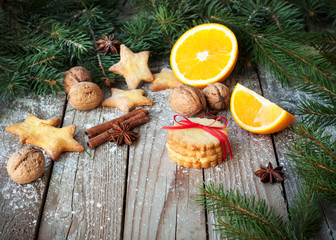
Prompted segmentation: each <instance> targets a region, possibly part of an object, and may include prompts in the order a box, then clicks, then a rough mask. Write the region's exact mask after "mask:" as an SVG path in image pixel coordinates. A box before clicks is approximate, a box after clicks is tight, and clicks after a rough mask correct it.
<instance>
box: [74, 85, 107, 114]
mask: <svg viewBox="0 0 336 240" xmlns="http://www.w3.org/2000/svg"><path fill="white" fill-rule="evenodd" d="M102 95H103V94H102V91H101V90H100V88H99V87H98V85H97V84H95V83H93V82H80V83H76V84H74V85H73V86H72V87H71V89H70V92H69V94H68V101H69V103H70V104H71V106H72V107H73V108H75V109H77V110H90V109H93V108H95V107H97V106H98V105H99V103H100V101H101V99H102Z"/></svg>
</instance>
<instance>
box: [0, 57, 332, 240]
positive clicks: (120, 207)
mask: <svg viewBox="0 0 336 240" xmlns="http://www.w3.org/2000/svg"><path fill="white" fill-rule="evenodd" d="M167 65H168V61H163V62H155V63H152V64H151V66H152V70H153V72H159V71H160V69H161V68H162V67H166V66H167ZM237 82H239V83H241V84H243V85H244V86H246V87H248V88H250V89H252V90H254V91H256V92H258V93H261V94H263V95H264V96H265V97H267V98H269V99H270V100H271V101H274V102H275V103H277V104H279V105H280V106H281V107H283V108H285V109H286V110H288V111H289V112H292V113H295V111H294V110H295V108H296V104H297V101H298V99H300V96H299V95H298V93H297V92H295V91H292V92H290V91H289V90H288V89H284V88H282V87H281V85H280V84H279V83H277V82H276V81H275V80H274V79H272V78H271V77H270V76H269V75H268V74H267V73H266V72H263V71H261V70H260V71H258V72H256V70H255V69H252V68H249V69H247V70H246V71H245V72H238V71H235V72H234V73H233V74H232V75H231V76H230V78H229V79H227V80H226V81H225V84H226V85H228V86H229V87H230V89H231V90H232V89H233V87H234V86H235V85H236V83H237ZM114 87H119V88H122V89H126V85H125V84H124V83H119V84H118V85H115V86H114ZM139 88H143V89H144V90H145V91H146V92H147V95H148V97H149V98H150V99H152V100H153V101H154V105H153V106H146V107H145V109H148V110H149V112H150V114H149V118H150V121H149V122H148V123H146V124H144V125H142V126H140V127H138V128H136V129H135V131H136V132H139V134H140V138H139V139H138V140H137V141H136V142H135V143H134V144H133V145H132V146H130V147H128V146H126V145H124V146H121V147H116V144H115V143H109V142H108V143H105V144H102V145H101V146H99V147H97V148H96V149H94V150H88V148H87V147H86V145H85V144H86V141H87V137H86V136H85V135H84V130H85V129H87V128H89V127H92V126H95V125H97V124H100V123H103V122H106V121H108V120H111V119H114V118H116V117H119V116H121V115H123V114H124V113H123V112H121V111H120V110H118V109H113V108H108V107H101V106H99V107H98V108H96V109H94V110H91V111H78V110H74V109H73V108H72V107H71V106H70V105H65V104H66V102H65V95H64V94H60V95H58V96H52V95H50V96H46V97H25V98H20V99H17V100H16V101H13V102H6V103H4V102H2V103H1V106H0V113H1V115H0V239H6V240H7V239H220V237H221V236H220V235H219V234H217V233H216V232H214V231H213V224H214V219H213V215H212V214H211V213H209V212H207V211H205V210H204V209H203V207H201V206H200V205H198V204H197V203H196V202H195V196H196V195H198V194H199V190H198V188H199V186H200V185H201V184H202V183H203V182H210V181H213V182H214V183H215V185H219V184H223V185H224V187H225V188H226V189H229V188H232V189H238V190H239V191H241V193H245V194H246V195H248V196H251V195H255V196H256V197H257V198H265V199H266V201H267V203H269V204H270V206H272V207H274V208H275V210H276V213H278V214H281V215H283V216H285V217H286V215H287V202H288V204H289V205H290V204H291V203H292V201H293V199H294V198H295V194H296V192H297V188H298V179H297V177H296V175H295V174H294V173H293V172H292V171H291V163H290V162H289V161H288V160H287V156H286V153H287V152H288V146H289V144H290V143H291V142H292V141H293V139H294V137H295V136H294V135H293V134H292V132H291V131H290V129H285V130H284V131H282V132H279V133H277V134H273V135H257V134H252V133H249V132H247V131H245V130H243V129H242V128H240V127H239V126H238V125H237V124H236V123H235V122H234V120H233V119H232V117H231V113H230V111H229V110H225V111H222V112H220V114H218V115H221V116H224V117H226V118H227V119H228V122H229V125H228V128H229V131H230V132H229V140H230V142H231V148H232V150H233V159H232V161H230V160H229V158H227V161H226V162H224V163H222V164H220V165H218V166H216V167H211V168H208V169H204V170H198V169H187V168H184V167H180V166H177V165H176V164H175V163H173V162H172V161H171V159H169V157H168V154H167V150H166V147H165V144H166V135H167V130H163V129H161V127H162V126H168V125H172V124H173V116H174V114H175V113H174V112H173V111H172V110H171V109H170V107H169V105H168V96H169V93H170V92H171V90H164V91H161V92H151V91H150V90H149V89H150V84H148V83H142V84H140V86H139ZM109 96H110V91H109V90H107V89H106V90H105V91H104V98H106V97H109ZM64 107H65V111H64V116H63V108H64ZM29 113H34V114H35V115H36V116H38V117H40V118H52V117H61V118H62V119H63V126H68V125H71V124H75V125H76V126H77V131H76V135H75V139H76V140H77V141H78V142H79V143H81V144H82V145H83V146H84V147H85V149H86V151H87V152H82V153H77V152H66V153H63V154H62V155H61V156H60V158H59V160H58V161H57V162H54V163H53V164H51V160H50V159H49V157H47V166H46V170H45V174H44V175H43V177H42V178H40V179H38V180H37V181H34V182H33V183H30V184H26V185H19V184H16V183H14V182H13V181H12V180H11V179H10V178H9V177H8V174H7V171H6V165H7V160H8V158H9V156H10V155H12V154H13V153H14V152H15V151H17V150H19V149H20V148H21V147H22V146H23V145H24V144H21V143H19V141H18V139H19V138H18V137H17V136H15V135H13V134H10V133H7V132H4V127H5V126H7V125H10V124H13V123H18V122H22V121H24V119H25V118H26V117H27V116H28V114H29ZM268 162H272V163H273V165H274V166H276V165H277V164H278V163H279V164H280V165H283V166H284V171H285V182H284V184H269V183H268V184H262V183H261V182H260V179H259V178H257V177H255V176H254V174H253V172H254V171H256V170H257V169H259V165H260V164H264V165H266V164H267V163H268ZM49 178H50V179H49ZM49 180H50V181H49ZM46 191H47V193H46ZM286 200H287V202H286ZM322 214H323V217H324V225H323V229H322V231H321V232H320V234H319V239H334V238H335V222H336V220H335V216H336V214H335V209H334V208H331V207H330V204H329V203H323V212H322Z"/></svg>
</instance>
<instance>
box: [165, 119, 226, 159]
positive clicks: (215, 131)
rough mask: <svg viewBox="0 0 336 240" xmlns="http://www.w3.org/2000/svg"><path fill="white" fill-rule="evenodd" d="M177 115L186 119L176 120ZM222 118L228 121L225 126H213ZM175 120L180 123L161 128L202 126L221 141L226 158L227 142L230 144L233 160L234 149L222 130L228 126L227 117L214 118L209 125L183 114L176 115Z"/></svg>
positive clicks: (176, 128)
mask: <svg viewBox="0 0 336 240" xmlns="http://www.w3.org/2000/svg"><path fill="white" fill-rule="evenodd" d="M177 117H182V118H184V120H181V121H177V120H176V118H177ZM220 119H223V120H225V122H226V123H225V125H224V126H223V127H215V126H212V125H213V124H214V123H215V122H217V121H218V120H220ZM174 121H175V122H176V123H178V124H180V125H179V126H169V127H167V126H165V127H162V128H161V129H171V130H178V129H187V128H201V129H203V130H204V131H206V132H208V133H210V134H211V135H212V136H214V137H216V138H217V139H218V140H219V141H220V143H221V145H222V148H223V151H224V159H225V158H226V147H225V143H226V145H227V146H228V149H229V152H230V157H231V160H232V151H231V147H230V143H229V140H228V138H227V136H226V135H225V134H224V133H223V132H222V131H220V130H221V129H225V128H226V127H227V119H226V118H225V117H219V118H217V119H216V120H214V122H213V123H211V124H209V125H203V124H200V123H195V122H192V121H190V120H189V119H188V118H186V117H184V116H182V115H175V116H174Z"/></svg>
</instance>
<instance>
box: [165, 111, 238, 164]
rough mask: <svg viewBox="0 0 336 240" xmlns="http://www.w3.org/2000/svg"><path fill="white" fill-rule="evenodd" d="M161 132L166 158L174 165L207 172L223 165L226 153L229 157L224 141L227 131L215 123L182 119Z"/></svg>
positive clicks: (220, 124)
mask: <svg viewBox="0 0 336 240" xmlns="http://www.w3.org/2000/svg"><path fill="white" fill-rule="evenodd" d="M175 118H176V116H175ZM220 119H224V118H220ZM175 121H176V120H175ZM163 129H168V133H167V144H166V146H167V149H168V154H169V157H170V158H171V159H172V160H173V161H174V162H176V163H177V164H178V165H181V166H184V167H187V168H190V167H193V168H208V167H210V166H212V167H213V166H216V165H218V164H220V163H221V162H223V160H224V159H225V158H226V155H227V154H226V153H227V152H230V156H231V157H232V154H231V149H230V145H229V142H228V139H227V137H228V134H229V130H228V129H227V128H226V125H223V124H222V123H220V122H219V121H214V120H212V119H205V118H189V119H187V118H185V120H182V121H179V122H176V124H175V125H174V126H172V127H163Z"/></svg>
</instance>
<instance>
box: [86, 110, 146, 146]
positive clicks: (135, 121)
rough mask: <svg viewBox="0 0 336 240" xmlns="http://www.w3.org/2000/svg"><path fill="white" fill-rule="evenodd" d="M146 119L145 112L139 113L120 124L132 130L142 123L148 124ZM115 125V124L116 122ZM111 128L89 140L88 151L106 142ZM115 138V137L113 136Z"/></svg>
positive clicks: (109, 136)
mask: <svg viewBox="0 0 336 240" xmlns="http://www.w3.org/2000/svg"><path fill="white" fill-rule="evenodd" d="M148 120H149V119H148V117H147V115H146V113H145V112H140V113H138V114H136V115H135V116H133V117H131V118H128V119H126V120H124V121H122V122H121V123H122V124H124V125H126V124H129V125H130V128H131V129H132V128H134V127H137V126H139V125H141V124H143V123H146V122H148ZM116 123H117V122H116ZM110 129H111V128H109V129H108V130H107V131H104V132H103V133H101V134H99V135H97V136H95V137H93V138H91V139H89V141H88V142H87V146H88V148H90V149H93V148H96V147H97V146H99V145H100V144H102V143H104V142H107V141H108V140H109V139H110V138H111V133H110V131H109V130H110ZM114 137H116V136H114Z"/></svg>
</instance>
